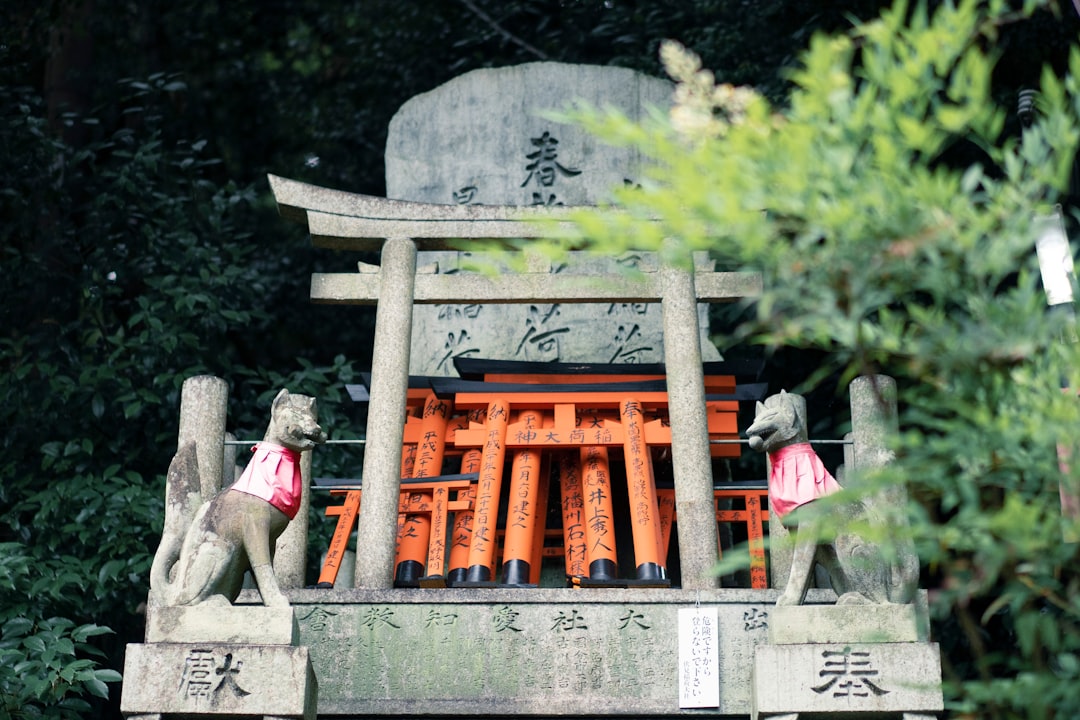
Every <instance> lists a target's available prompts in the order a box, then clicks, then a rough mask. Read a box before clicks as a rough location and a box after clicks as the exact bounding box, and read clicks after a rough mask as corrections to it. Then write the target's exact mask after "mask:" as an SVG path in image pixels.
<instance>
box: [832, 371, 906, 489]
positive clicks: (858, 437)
mask: <svg viewBox="0 0 1080 720" xmlns="http://www.w3.org/2000/svg"><path fill="white" fill-rule="evenodd" d="M848 393H849V395H850V397H851V430H852V438H853V440H854V445H853V447H852V465H853V467H854V468H857V469H860V470H863V469H871V468H879V467H884V466H885V465H886V464H888V462H889V460H891V459H892V453H891V451H890V450H889V448H888V438H889V436H890V435H892V436H895V435H896V434H897V432H899V426H898V424H897V417H896V381H895V380H893V379H892V378H891V377H889V376H887V375H863V376H861V377H857V378H855V379H854V380H852V381H851V385H850V387H849V388H848ZM846 460H847V458H846V457H845V461H846Z"/></svg>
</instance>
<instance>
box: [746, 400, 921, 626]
mask: <svg viewBox="0 0 1080 720" xmlns="http://www.w3.org/2000/svg"><path fill="white" fill-rule="evenodd" d="M805 412H806V405H805V401H804V400H803V398H802V397H801V396H799V395H792V394H789V393H786V392H784V391H781V392H780V393H779V394H778V395H773V396H771V397H769V398H766V400H765V402H764V403H760V402H759V403H757V408H756V413H755V416H754V422H753V424H751V425H750V427H749V428H747V429H746V436H747V438H748V439H749V444H750V447H751V448H752V449H754V450H758V451H762V452H766V453H768V454H769V461H770V465H771V468H770V472H769V514H770V518H772V519H774V520H777V521H785V520H787V516H788V514H789V513H795V511H796V510H798V509H799V508H801V507H803V506H805V505H810V504H812V503H814V502H815V501H816V500H818V499H820V498H823V497H825V496H828V495H832V494H833V493H836V492H839V491H840V490H841V486H840V484H839V483H838V482H837V481H836V479H835V478H834V477H833V476H832V475H831V474H830V473H829V471H828V470H826V469H825V466H824V465H823V464H822V462H821V460H820V458H818V456H817V453H815V452H814V450H813V449H812V448H811V447H810V443H809V442H808V441H807V434H806V420H805ZM830 509H831V512H832V516H831V517H829V516H821V515H822V514H821V513H818V514H816V515H815V514H809V515H808V514H807V513H806V511H803V513H801V514H800V513H795V515H794V517H796V518H797V525H798V533H797V535H796V540H795V545H794V548H793V553H792V559H791V573H790V576H789V577H788V579H787V583H786V585H785V586H784V587H783V592H782V593H781V595H780V598H779V599H778V600H777V605H801V604H802V603H803V601H804V600H805V598H806V591H807V589H808V588H809V587H810V584H811V583H812V581H813V578H814V566H815V564H817V563H820V564H821V565H822V566H823V567H824V568H825V569H826V570H827V571H828V573H829V579H830V581H831V583H832V586H833V589H834V590H835V591H836V594H837V596H838V599H837V604H838V605H856V604H888V603H909V602H911V601H912V596H913V595H914V592H915V587H916V583H917V581H918V571H919V569H918V557H917V556H916V555H915V553H914V547H912V548H910V551H908V549H907V548H906V547H905V548H898V552H894V553H884V552H883V551H882V550H883V549H882V547H880V546H879V545H878V544H876V543H875V542H873V541H871V540H867V539H865V538H862V537H860V536H859V535H858V534H857V533H853V532H851V531H850V530H848V529H847V525H848V524H849V523H850V521H852V520H858V521H860V522H863V523H869V524H871V525H873V524H879V525H880V524H882V523H884V522H885V521H884V519H882V518H881V517H879V513H878V512H877V511H876V509H875V508H874V506H873V504H872V503H868V502H864V501H862V500H859V499H857V498H851V499H848V500H847V501H845V502H844V503H837V504H836V505H835V506H832V507H831V508H830ZM830 520H832V521H833V522H834V523H835V525H836V526H837V527H836V528H834V529H833V532H823V530H824V528H822V526H821V523H823V522H829V521H830ZM785 524H786V523H785ZM826 537H829V538H831V539H826ZM893 556H896V557H893Z"/></svg>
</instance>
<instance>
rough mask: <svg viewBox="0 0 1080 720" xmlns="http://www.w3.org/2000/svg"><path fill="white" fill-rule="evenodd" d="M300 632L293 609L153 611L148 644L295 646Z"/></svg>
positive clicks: (204, 607)
mask: <svg viewBox="0 0 1080 720" xmlns="http://www.w3.org/2000/svg"><path fill="white" fill-rule="evenodd" d="M298 633H299V629H298V626H297V623H296V618H295V616H294V615H293V609H292V608H288V607H285V608H270V607H261V606H253V605H245V606H242V607H238V606H233V607H220V606H207V605H195V606H192V607H151V608H149V609H148V610H147V613H146V642H148V643H242V644H248V645H295V644H296V640H297V637H298Z"/></svg>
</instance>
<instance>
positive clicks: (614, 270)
mask: <svg viewBox="0 0 1080 720" xmlns="http://www.w3.org/2000/svg"><path fill="white" fill-rule="evenodd" d="M672 89H673V86H672V84H671V83H670V82H668V81H666V80H661V79H658V78H653V77H649V76H646V75H642V74H641V73H637V72H634V71H632V70H628V69H625V68H615V67H598V66H591V65H569V64H563V63H529V64H525V65H518V66H514V67H505V68H495V69H486V70H476V71H474V72H470V73H467V74H465V75H462V76H460V77H458V78H455V79H454V80H451V81H450V82H448V83H446V84H444V85H442V86H440V87H438V88H436V89H435V90H432V91H431V92H429V93H425V94H423V95H419V96H417V97H414V98H413V99H411V100H409V101H408V102H407V103H405V104H404V105H403V106H402V107H401V109H400V110H399V111H398V113H397V114H396V115H395V116H394V118H393V119H392V120H391V121H390V129H389V134H388V138H387V145H386V191H387V197H389V198H394V199H400V200H411V201H418V202H426V203H436V204H459V205H467V204H480V205H501V206H514V205H520V206H534V207H535V206H545V207H553V206H572V205H596V204H598V203H600V202H603V201H605V200H608V199H610V193H611V190H612V188H615V187H617V186H619V185H622V184H624V183H636V182H637V181H638V176H637V175H638V172H639V170H638V168H639V166H640V164H641V160H642V159H641V158H640V157H639V156H638V155H637V153H636V152H634V151H631V150H630V149H627V148H617V147H613V146H610V145H606V144H604V143H603V142H602V141H601V140H599V139H597V138H596V137H594V136H592V135H590V134H589V133H587V132H585V131H584V130H583V129H582V128H579V127H576V126H573V125H567V124H562V123H559V122H557V121H555V120H552V119H550V118H549V117H548V115H547V114H548V113H550V112H551V111H558V110H564V109H567V108H569V107H570V106H571V105H572V104H573V103H577V102H584V103H586V104H588V105H589V106H591V107H596V108H616V109H618V110H619V111H620V112H622V113H623V114H625V115H627V116H628V117H630V118H633V119H643V118H644V117H645V114H646V113H648V112H649V111H650V110H665V109H666V108H668V107H669V106H670V105H671V95H672ZM471 255H472V254H471V253H469V252H452V251H441V252H439V251H433V252H422V253H420V255H419V257H418V258H417V266H418V268H419V270H418V272H431V273H435V274H447V273H459V272H463V268H464V267H467V266H468V263H469V262H470V260H473V259H474V258H472V257H471ZM707 262H708V261H707V260H706V259H705V257H704V254H702V255H701V257H700V258H699V263H700V264H701V266H702V267H704V266H705V265H706V264H707ZM655 264H656V261H655V258H652V257H651V256H649V255H648V254H627V255H625V256H623V257H620V258H615V259H611V258H598V257H595V256H593V257H590V256H585V255H584V254H582V253H573V254H572V255H571V258H570V260H569V262H568V263H567V264H563V265H557V266H555V267H552V268H551V269H550V272H552V273H577V274H591V275H594V276H604V275H607V276H611V275H616V274H618V273H620V272H626V271H627V270H654V269H655ZM710 267H711V265H710ZM698 321H699V325H700V328H701V348H702V359H703V360H705V361H706V362H708V361H713V360H719V359H720V355H719V353H718V352H717V351H716V348H715V347H714V346H713V345H712V344H711V343H710V342H709V339H708V314H707V307H706V306H705V305H701V306H700V309H699V318H698ZM661 325H662V323H661V319H660V307H659V305H658V304H650V303H643V302H608V303H592V304H571V303H527V304H513V305H491V304H484V303H472V304H465V305H453V304H439V305H431V306H427V305H423V306H418V307H417V308H416V309H415V310H414V311H413V334H412V341H413V343H412V344H413V348H414V352H413V355H412V357H411V363H410V373H411V374H413V375H452V374H455V373H454V367H453V359H454V358H455V357H478V358H498V359H502V360H526V361H538V362H549V361H562V362H601V363H626V364H644V363H659V362H663V360H664V338H663V332H662V328H661Z"/></svg>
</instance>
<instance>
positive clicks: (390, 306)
mask: <svg viewBox="0 0 1080 720" xmlns="http://www.w3.org/2000/svg"><path fill="white" fill-rule="evenodd" d="M380 265H381V269H380V271H379V276H380V290H379V305H378V309H377V310H376V313H375V341H374V345H373V348H372V362H371V399H370V401H369V402H368V422H367V445H366V450H365V452H364V469H363V476H362V478H363V483H364V501H363V502H362V503H360V516H359V520H358V521H357V533H356V548H357V551H356V580H355V586H356V587H363V588H373V589H387V588H390V587H393V578H394V544H395V538H396V535H397V515H398V494H399V492H400V490H401V478H400V469H401V442H402V438H403V437H404V435H405V400H406V395H407V393H408V390H409V340H410V338H411V336H412V310H413V287H414V285H415V282H416V244H415V243H414V242H413V241H412V240H411V239H409V238H388V239H387V240H386V241H385V243H384V244H383V248H382V259H381V263H380Z"/></svg>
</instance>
